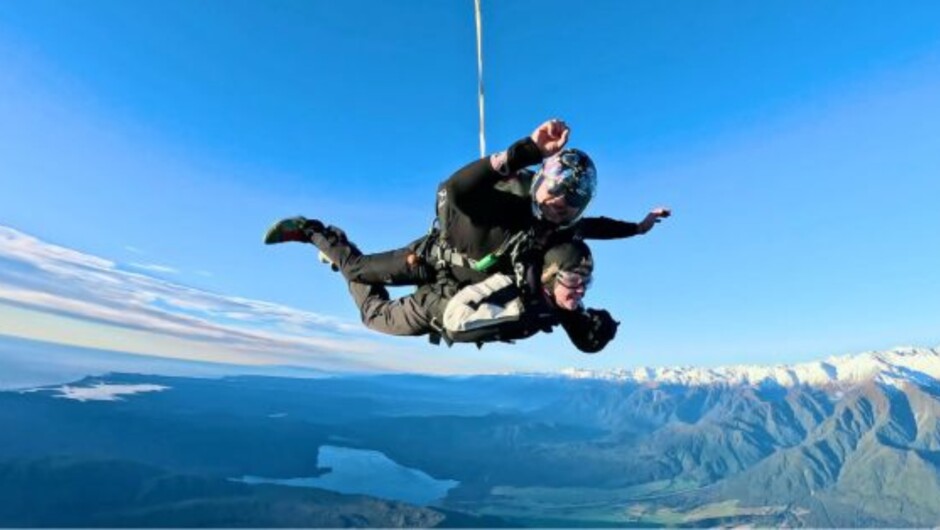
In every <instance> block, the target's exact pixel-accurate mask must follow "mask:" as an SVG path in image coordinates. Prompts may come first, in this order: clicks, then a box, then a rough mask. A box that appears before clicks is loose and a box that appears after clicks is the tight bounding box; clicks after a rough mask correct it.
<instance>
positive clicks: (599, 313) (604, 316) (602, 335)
mask: <svg viewBox="0 0 940 530" xmlns="http://www.w3.org/2000/svg"><path fill="white" fill-rule="evenodd" d="M585 312H586V313H587V314H588V317H589V318H590V320H591V330H590V331H589V332H588V337H590V340H591V342H593V343H595V344H598V345H600V348H603V347H604V346H606V345H607V343H608V342H610V341H612V340H614V337H616V336H617V326H619V325H620V322H617V321H616V320H614V317H612V316H610V313H609V312H607V311H606V310H604V309H588V310H586V311H585Z"/></svg>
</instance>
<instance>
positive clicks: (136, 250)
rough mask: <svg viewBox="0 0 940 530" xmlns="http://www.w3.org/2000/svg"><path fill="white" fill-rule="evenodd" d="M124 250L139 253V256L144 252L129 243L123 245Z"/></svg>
mask: <svg viewBox="0 0 940 530" xmlns="http://www.w3.org/2000/svg"><path fill="white" fill-rule="evenodd" d="M124 250H126V251H128V252H130V253H131V254H139V255H141V256H142V255H144V254H146V252H144V251H143V250H140V249H139V248H137V247H132V246H130V245H125V246H124Z"/></svg>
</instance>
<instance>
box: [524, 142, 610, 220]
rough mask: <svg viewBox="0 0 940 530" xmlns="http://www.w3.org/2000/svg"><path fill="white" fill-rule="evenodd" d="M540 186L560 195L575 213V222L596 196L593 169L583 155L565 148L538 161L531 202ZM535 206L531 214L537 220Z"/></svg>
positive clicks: (539, 215)
mask: <svg viewBox="0 0 940 530" xmlns="http://www.w3.org/2000/svg"><path fill="white" fill-rule="evenodd" d="M543 184H544V185H546V186H547V190H548V193H549V194H550V195H551V196H553V197H557V196H562V195H563V196H564V197H565V202H566V203H567V204H568V205H569V206H571V207H572V208H575V209H577V210H578V214H577V217H576V218H575V219H577V218H578V217H581V215H582V214H583V213H584V210H585V209H586V208H587V206H588V203H590V202H591V199H593V198H594V195H595V194H596V193H597V169H596V168H595V167H594V162H593V161H592V160H591V157H589V156H588V155H587V153H585V152H584V151H581V150H580V149H571V148H568V149H565V150H563V151H561V152H559V153H557V154H555V155H553V156H550V157H548V158H546V159H545V160H544V161H543V162H542V167H540V168H539V171H538V173H536V175H535V178H533V179H532V188H531V195H532V199H533V200H535V195H536V190H537V189H538V188H539V186H542V185H543ZM536 206H537V205H535V204H533V208H534V209H535V215H536V216H537V217H541V212H540V211H539V210H538V208H537V207H536Z"/></svg>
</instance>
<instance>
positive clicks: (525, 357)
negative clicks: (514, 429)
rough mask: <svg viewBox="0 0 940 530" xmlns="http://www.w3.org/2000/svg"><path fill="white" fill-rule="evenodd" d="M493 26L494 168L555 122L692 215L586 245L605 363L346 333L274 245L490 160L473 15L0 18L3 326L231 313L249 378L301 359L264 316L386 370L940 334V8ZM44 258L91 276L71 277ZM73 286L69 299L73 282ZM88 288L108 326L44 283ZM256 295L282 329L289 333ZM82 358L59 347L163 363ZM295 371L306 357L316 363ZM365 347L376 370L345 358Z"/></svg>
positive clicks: (630, 360) (571, 6)
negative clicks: (606, 335) (276, 224)
mask: <svg viewBox="0 0 940 530" xmlns="http://www.w3.org/2000/svg"><path fill="white" fill-rule="evenodd" d="M483 6H484V53H485V62H486V64H485V68H486V72H485V75H486V91H487V140H488V147H489V148H490V150H491V151H492V150H497V149H501V148H503V147H505V146H507V145H508V144H509V143H511V142H512V141H514V140H515V139H517V138H519V137H521V136H524V135H526V134H528V133H529V132H530V131H531V129H532V128H534V127H535V126H536V125H537V124H538V123H540V122H541V121H543V120H544V119H546V118H549V117H556V116H558V117H562V118H564V119H566V120H567V121H568V122H569V123H570V124H571V126H572V128H573V134H572V141H571V144H572V145H573V146H577V147H580V148H582V149H585V150H587V151H588V152H590V153H592V155H593V156H594V158H595V161H596V162H597V165H598V168H599V178H600V196H599V197H598V199H597V201H596V202H595V203H594V204H593V205H592V206H591V209H590V210H589V213H590V214H594V215H607V216H612V217H618V218H623V219H630V220H639V219H640V218H641V217H642V216H643V215H644V213H645V212H646V211H647V210H649V209H650V208H652V207H655V206H659V205H668V206H670V207H672V208H673V209H674V212H675V216H674V217H673V218H671V219H669V220H667V221H666V222H665V223H663V224H662V225H660V226H659V227H658V228H657V229H655V230H654V231H653V232H652V233H650V234H649V235H647V236H644V237H640V238H633V239H630V240H624V241H617V242H602V243H598V244H596V245H594V249H595V253H596V255H597V262H598V272H597V281H596V283H595V286H596V287H595V288H594V289H593V291H592V292H591V293H589V298H588V302H589V305H594V306H599V307H606V308H608V309H610V310H611V311H612V312H613V313H614V314H615V315H616V316H618V317H619V318H620V319H621V320H622V321H623V325H622V327H621V333H620V336H619V337H618V339H617V340H616V342H615V343H613V344H612V345H611V346H610V347H609V348H608V349H607V350H605V352H604V353H602V354H601V355H597V356H590V357H589V356H583V355H581V354H580V353H578V352H577V351H576V350H574V349H573V348H572V347H570V346H569V345H568V344H567V343H566V339H565V338H564V336H563V334H558V333H556V334H553V335H548V336H543V337H538V338H535V339H532V340H529V341H527V342H526V343H524V344H519V345H515V346H492V347H490V346H488V347H486V348H484V349H483V350H482V351H479V352H478V351H477V350H476V349H474V348H470V347H465V348H455V349H452V350H446V349H440V348H434V347H431V346H428V345H426V344H425V343H424V342H423V341H422V339H395V338H385V337H381V336H378V335H375V334H370V333H367V332H364V331H362V330H357V329H355V322H356V318H357V317H356V312H355V309H354V307H353V305H352V303H351V302H350V301H349V300H348V296H347V294H346V291H345V287H344V285H343V284H342V282H341V281H340V279H339V277H338V276H337V275H335V274H332V273H330V272H329V271H328V270H326V269H325V268H323V267H321V266H318V265H317V264H316V263H315V261H314V253H313V252H312V250H311V248H310V247H302V246H300V245H293V246H282V247H276V248H270V247H264V246H262V245H261V244H260V238H261V235H262V234H263V232H264V229H265V228H266V227H267V226H268V225H269V224H270V223H271V222H272V221H273V220H275V219H277V218H279V217H283V216H286V215H293V214H297V213H302V214H306V215H308V216H311V217H319V218H321V219H323V220H325V221H327V222H330V223H334V224H337V225H339V226H341V227H343V228H344V229H346V230H347V232H348V233H349V234H350V236H351V237H352V238H353V239H354V240H355V241H356V242H357V243H358V244H359V246H360V247H362V248H363V249H365V250H367V251H370V250H383V249H386V248H391V247H394V246H398V245H400V244H402V243H404V242H406V241H409V240H411V239H413V238H414V237H416V236H417V235H419V234H420V233H422V232H423V231H424V230H425V229H426V227H427V225H428V224H429V222H430V220H431V217H430V215H431V211H432V206H431V205H432V200H433V199H432V194H433V190H434V187H435V186H436V184H437V182H439V181H440V180H442V179H444V178H446V177H447V176H448V175H449V174H450V173H451V172H452V171H453V170H454V169H456V168H457V167H459V166H460V165H462V164H463V163H465V162H466V161H468V160H470V159H472V158H474V157H475V156H477V155H478V153H477V149H478V147H477V121H476V120H477V108H476V92H475V91H476V62H475V61H476V59H475V42H474V26H473V11H472V2H471V1H469V0H468V1H465V2H463V1H462V2H458V1H452V2H450V1H449V2H430V1H421V2H419V1H405V2H380V1H349V2H326V1H323V2H309V1H304V2H291V1H280V2H276V3H272V2H260V1H254V2H248V1H225V2H222V1H205V2H196V3H194V2H182V1H179V2H174V1H160V2H151V1H138V2H122V1H102V0H90V1H87V2H81V3H76V2H65V1H56V2H51V1H41V0H37V1H32V2H7V3H0V190H2V192H0V225H3V226H6V227H8V228H9V229H12V230H14V232H7V234H8V237H7V239H6V241H7V246H6V247H4V248H5V251H7V252H6V255H5V256H4V255H0V267H2V269H0V282H2V283H0V287H5V288H6V290H5V291H4V292H6V293H7V294H6V298H5V300H7V303H6V308H5V311H6V313H5V314H6V317H5V319H4V320H5V323H4V329H3V330H0V332H4V333H9V334H17V332H18V331H23V330H26V329H32V330H34V331H32V332H30V333H31V334H30V337H32V338H37V337H35V335H37V334H39V335H41V334H42V333H43V331H42V330H52V331H47V333H48V334H49V337H47V338H48V339H49V340H55V341H57V342H68V341H69V340H70V339H69V337H70V336H73V337H77V336H79V335H81V336H84V337H86V339H87V337H88V336H94V335H95V334H96V333H97V334H100V336H101V337H102V341H103V339H104V338H106V337H113V336H114V334H113V333H111V332H110V331H108V330H110V329H112V328H94V327H91V326H101V325H104V324H106V325H107V326H124V328H127V325H126V323H125V324H121V323H120V322H115V321H113V320H107V321H106V322H105V323H104V324H103V323H102V321H101V318H102V311H101V309H102V308H108V309H112V310H113V309H115V308H118V310H119V312H120V311H131V310H130V309H128V306H126V305H120V304H119V299H121V297H123V300H125V301H126V300H142V302H140V303H141V304H145V305H144V306H135V307H136V309H135V310H137V309H139V310H141V311H142V313H141V316H140V318H145V317H146V318H150V317H152V316H153V315H155V314H157V315H159V314H162V315H163V316H161V317H160V319H158V320H159V322H162V323H161V324H158V323H157V322H156V321H147V322H151V323H153V325H160V326H163V325H165V324H166V322H167V321H168V319H169V320H172V319H176V320H179V318H185V317H190V318H196V319H199V322H200V324H199V325H200V326H201V327H200V330H201V331H199V333H203V332H206V333H208V331H206V329H208V328H209V327H211V329H212V330H213V331H212V332H213V333H215V332H219V333H223V331H224V333H231V334H233V335H231V336H232V340H236V339H237V340H242V339H244V337H242V336H241V335H239V333H240V331H239V329H240V328H239V327H238V326H239V325H241V324H238V322H233V321H232V319H229V320H225V319H226V318H228V317H226V315H228V314H230V313H232V312H236V313H237V312H239V311H243V310H244V311H247V312H248V313H246V314H254V315H256V316H258V318H259V320H258V321H256V322H254V323H253V324H252V325H250V326H249V327H251V328H253V329H254V330H255V331H258V332H259V333H260V332H261V331H264V332H265V333H267V334H266V335H265V339H264V340H272V341H274V342H272V343H270V344H267V343H266V344H265V345H264V347H261V346H258V348H259V349H258V350H257V351H255V350H252V352H251V353H250V355H258V356H259V357H255V358H253V359H254V360H255V362H282V360H277V361H274V360H272V359H270V358H268V357H264V355H265V352H268V353H270V351H271V349H270V348H272V347H274V345H276V344H281V343H280V342H277V341H282V340H288V339H285V338H284V336H282V335H278V336H277V337H275V338H272V337H271V336H270V333H271V332H272V329H275V328H277V330H279V331H278V332H279V333H281V332H283V333H287V334H288V335H290V337H291V338H290V339H289V340H290V341H294V342H291V343H290V344H292V345H293V347H297V348H300V347H301V346H299V345H300V344H301V343H303V344H306V343H305V342H304V340H306V339H304V337H308V338H309V337H314V338H323V339H324V340H339V341H340V342H342V340H344V339H345V338H346V337H347V335H344V334H346V333H348V334H349V335H348V336H349V337H350V338H349V340H351V341H359V342H357V344H362V345H364V346H362V348H366V346H365V345H368V347H371V348H373V349H374V350H375V352H376V353H375V355H376V356H382V357H381V358H380V359H376V363H378V364H379V365H381V367H391V368H399V369H410V370H422V369H434V370H439V371H440V370H443V371H447V370H454V371H474V370H515V369H518V370H552V369H556V368H560V367H565V366H582V367H587V368H603V367H620V366H638V365H676V364H695V365H718V364H728V363H752V362H753V363H787V362H797V361H803V360H807V359H812V358H818V357H821V356H828V355H832V354H840V353H850V352H857V351H862V350H868V349H881V348H887V347H892V346H896V345H902V344H913V345H923V346H935V345H937V344H940V326H938V323H940V318H938V317H940V309H938V307H937V304H936V301H937V299H938V296H937V295H938V291H940V250H938V248H937V245H936V243H935V241H936V235H935V234H936V233H937V232H938V230H940V214H938V213H937V211H938V210H937V197H940V179H938V174H940V154H938V153H940V150H938V149H937V146H938V142H940V28H938V27H937V25H936V23H935V21H936V20H938V15H940V7H938V6H937V5H936V4H935V3H932V2H910V3H905V5H904V9H903V10H902V9H899V8H898V7H896V5H895V4H890V3H888V2H866V3H858V2H826V3H825V4H820V3H817V2H752V3H745V4H742V3H740V2H709V3H693V2H668V3H667V2H619V1H614V0H611V1H605V2H601V1H596V2H589V3H574V2H556V1H534V0H533V1H521V0H517V1H512V2H498V3H497V2H487V1H484V4H483ZM14 247H15V248H16V249H18V250H17V251H16V252H13V251H11V250H10V249H12V248H14ZM24 248H26V249H28V251H29V252H35V253H36V254H29V256H28V257H26V258H24V256H26V254H24V252H27V251H25V250H23V249H24ZM55 248H61V249H70V250H71V251H74V252H76V253H78V254H80V257H77V258H75V259H73V260H71V261H69V260H66V263H65V264H64V265H63V263H62V262H61V261H56V260H58V259H59V258H58V257H57V256H59V255H60V254H57V253H56V251H54V249H55ZM51 249H52V250H51ZM36 256H39V257H36ZM50 256H51V258H50ZM95 259H97V260H103V261H101V262H94V263H97V265H95V266H94V267H91V268H90V269H89V267H88V266H87V263H89V262H88V260H95ZM24 260H25V261H24ZM50 260H51V261H50ZM75 267H78V269H80V270H81V274H82V276H81V279H82V280H81V283H76V284H69V283H68V282H69V280H67V278H75V277H76V276H75V275H76V274H77V273H76V272H75V271H76V270H78V269H75ZM95 267H97V268H95ZM89 270H91V271H92V272H94V274H93V275H91V276H87V275H85V274H86V273H88V272H89ZM63 271H68V272H67V273H66V272H63ZM132 271H133V273H134V274H139V275H145V276H147V277H150V278H152V280H153V281H154V282H158V283H146V282H143V283H142V280H138V279H134V278H136V276H127V275H126V274H125V273H131V272H132ZM43 274H45V275H47V276H42V275H43ZM62 274H66V275H65V276H62ZM105 277H107V278H109V279H108V280H102V278H105ZM37 278H44V280H43V281H39V280H38V279H37ZM96 278H97V279H98V280H102V281H108V282H111V283H112V284H113V283H114V282H119V285H121V287H120V288H119V289H113V290H108V289H99V288H97V287H96V284H95V283H94V280H95V279H96ZM129 278H131V279H129ZM121 282H123V283H121ZM159 282H163V283H159ZM157 284H159V285H161V286H163V287H161V289H164V291H165V292H166V293H172V294H166V295H165V296H163V295H161V296H163V297H162V298H158V300H162V302H160V303H161V304H163V305H159V304H158V305H152V306H149V305H146V304H155V303H156V302H153V299H152V298H148V297H146V296H142V297H135V295H134V292H135V291H133V289H139V288H142V287H141V285H147V286H149V287H147V288H148V289H150V288H153V287H152V286H153V285H157ZM166 285H172V286H173V287H172V288H170V287H166ZM76 286H77V287H76ZM29 289H32V290H33V291H34V292H33V293H32V294H29V293H25V291H26V290H29ZM192 289H195V290H198V291H199V292H200V293H209V294H211V296H209V295H208V294H207V295H202V294H200V295H199V296H198V298H199V300H202V301H205V300H208V299H211V300H212V302H211V304H210V305H209V306H200V310H202V311H203V312H202V313H201V314H199V315H192V314H187V313H186V307H187V306H186V305H185V304H184V303H183V302H182V301H184V300H191V299H190V298H186V297H189V296H194V295H192V291H191V290H192ZM14 291H15V292H14ZM164 291H161V292H164ZM36 293H39V294H42V295H43V296H39V295H37V294H36ZM101 293H110V295H111V297H106V296H103V295H102V296H100V299H99V300H98V301H99V302H100V305H99V306H96V309H95V310H94V311H90V312H88V313H81V312H80V311H79V309H75V310H74V312H73V313H71V316H70V318H73V319H75V321H74V322H73V324H74V326H75V327H72V326H71V325H68V326H67V325H65V324H64V323H63V322H62V321H55V322H56V323H54V324H53V323H51V322H46V321H45V320H43V319H48V318H60V319H61V318H64V317H63V315H62V314H61V313H62V312H61V311H59V312H58V313H55V312H53V311H52V309H53V308H55V307H56V304H61V300H62V298H49V296H47V295H50V294H51V295H55V296H58V297H65V298H67V297H69V296H71V297H74V298H76V299H81V300H89V299H91V298H94V296H98V295H100V294H101ZM180 293H187V294H186V295H185V296H183V295H180ZM398 294H404V292H403V291H399V292H398ZM232 299H236V300H237V302H232ZM42 300H45V302H42V303H40V301H42ZM50 300H56V301H50ZM168 300H169V301H168ZM244 300H248V301H250V303H248V302H243V301H244ZM0 302H2V300H0ZM176 302H179V304H176ZM13 303H15V304H18V305H11V304H13ZM43 303H44V304H45V305H43ZM121 303H124V302H121ZM206 303H207V304H208V302H206ZM233 303H234V304H235V305H236V306H238V308H237V310H236V309H232V304H233ZM265 304H271V305H274V306H276V307H278V308H279V309H277V311H274V312H273V313H274V314H276V315H278V316H277V318H281V319H286V320H283V321H277V322H275V323H273V324H272V323H271V321H270V320H268V319H269V318H274V317H271V314H272V311H271V309H270V307H271V306H269V305H265ZM206 307H209V309H207V308H206ZM246 307H247V308H248V309H245V308H246ZM259 308H261V309H259ZM252 311H259V313H252ZM294 311H296V313H293V312H294ZM127 314H130V313H127ZM297 315H305V316H303V317H299V316H297ZM242 317H243V318H242V320H241V321H240V322H244V319H245V318H246V317H244V315H242ZM234 320H236V321H237V320H238V319H234ZM298 320H300V321H303V322H305V323H306V324H304V326H306V327H303V326H302V327H301V328H296V326H295V327H290V329H287V328H286V327H284V326H287V324H284V322H287V321H290V322H294V323H296V321H298ZM40 321H42V322H40ZM174 321H175V320H174ZM141 322H143V321H141ZM83 323H85V324H88V326H86V327H85V328H82V325H83ZM206 323H212V326H209V327H207V326H206ZM324 323H327V324H324ZM262 324H263V325H269V326H270V328H271V329H268V330H260V331H259V330H258V329H257V328H260V327H263V326H262ZM308 324H309V325H308ZM141 325H142V324H141ZM279 326H280V327H279ZM288 327H289V326H288ZM282 328H283V329H282ZM81 329H84V332H81V331H80V330H81ZM161 329H163V328H161ZM220 329H222V330H223V331H219V330H220ZM64 330H72V331H68V332H66V331H64ZM137 331H141V330H139V329H138V330H137ZM164 333H171V331H164ZM19 334H20V335H26V333H25V332H22V333H19ZM70 334H72V335H70ZM223 336H226V337H227V336H229V335H223ZM86 339H82V340H81V341H79V340H77V339H76V340H73V341H72V342H78V343H79V344H78V345H80V346H95V347H98V346H108V347H113V348H125V349H130V350H132V351H138V352H146V353H156V352H151V351H149V350H150V349H153V348H154V347H156V346H155V345H157V344H163V343H162V342H159V341H156V340H151V339H152V338H151V339H148V338H146V337H145V336H139V335H135V336H133V337H131V336H127V337H124V338H122V339H121V341H117V342H115V343H114V344H112V343H111V342H107V341H104V342H103V343H99V342H102V341H93V340H90V339H88V340H86ZM275 339H276V340H275ZM147 340H151V342H150V344H151V346H150V347H149V349H148V347H143V346H141V345H140V344H137V346H132V345H130V343H132V342H134V341H137V342H141V341H147ZM256 340H261V339H258V337H254V338H252V341H256ZM298 341H299V342H298ZM239 344H240V343H239ZM252 344H255V345H256V346H257V344H256V343H255V342H252ZM318 344H319V345H318V346H317V348H327V349H329V352H330V356H333V355H335V356H337V357H336V359H339V360H342V359H343V354H342V351H341V348H338V347H337V348H334V345H333V343H329V344H327V346H324V345H323V343H318ZM308 346H309V345H308ZM252 347H254V346H252ZM135 348H136V349H135ZM180 351H185V348H180ZM200 351H202V350H200ZM246 351H247V350H246ZM298 351H300V350H298ZM363 351H364V350H363ZM170 353H172V352H167V354H168V355H169V354H170ZM241 354H242V355H249V353H245V351H242V352H241ZM174 355H185V353H179V352H177V353H174ZM298 355H299V354H298ZM309 355H310V359H311V360H310V363H309V364H310V365H311V366H317V361H318V357H317V356H318V355H321V356H322V355H325V354H324V352H323V351H321V350H315V351H310V353H309ZM235 357H236V356H235V355H234V354H233V356H232V358H233V359H234V358H235ZM331 358H332V357H331ZM200 359H202V360H220V361H222V360H233V359H226V358H225V352H224V351H222V350H214V351H213V352H212V353H208V352H203V356H202V357H200ZM238 359H241V357H238ZM349 359H350V362H349V364H350V366H351V367H354V368H362V367H370V366H372V367H374V366H373V364H370V362H369V360H368V358H363V354H362V352H361V351H358V350H357V352H353V353H352V354H350V357H349ZM337 362H339V361H337ZM424 363H427V366H425V365H424ZM432 365H433V366H432Z"/></svg>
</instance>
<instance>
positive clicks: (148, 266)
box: [128, 263, 180, 274]
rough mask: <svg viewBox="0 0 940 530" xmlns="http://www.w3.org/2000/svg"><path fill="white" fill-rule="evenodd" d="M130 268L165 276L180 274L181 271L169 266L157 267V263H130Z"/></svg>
mask: <svg viewBox="0 0 940 530" xmlns="http://www.w3.org/2000/svg"><path fill="white" fill-rule="evenodd" d="M128 266H130V267H133V268H135V269H140V270H144V271H150V272H162V273H164V274H179V272H180V271H179V269H177V268H175V267H170V266H169V265H157V264H156V263H128Z"/></svg>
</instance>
